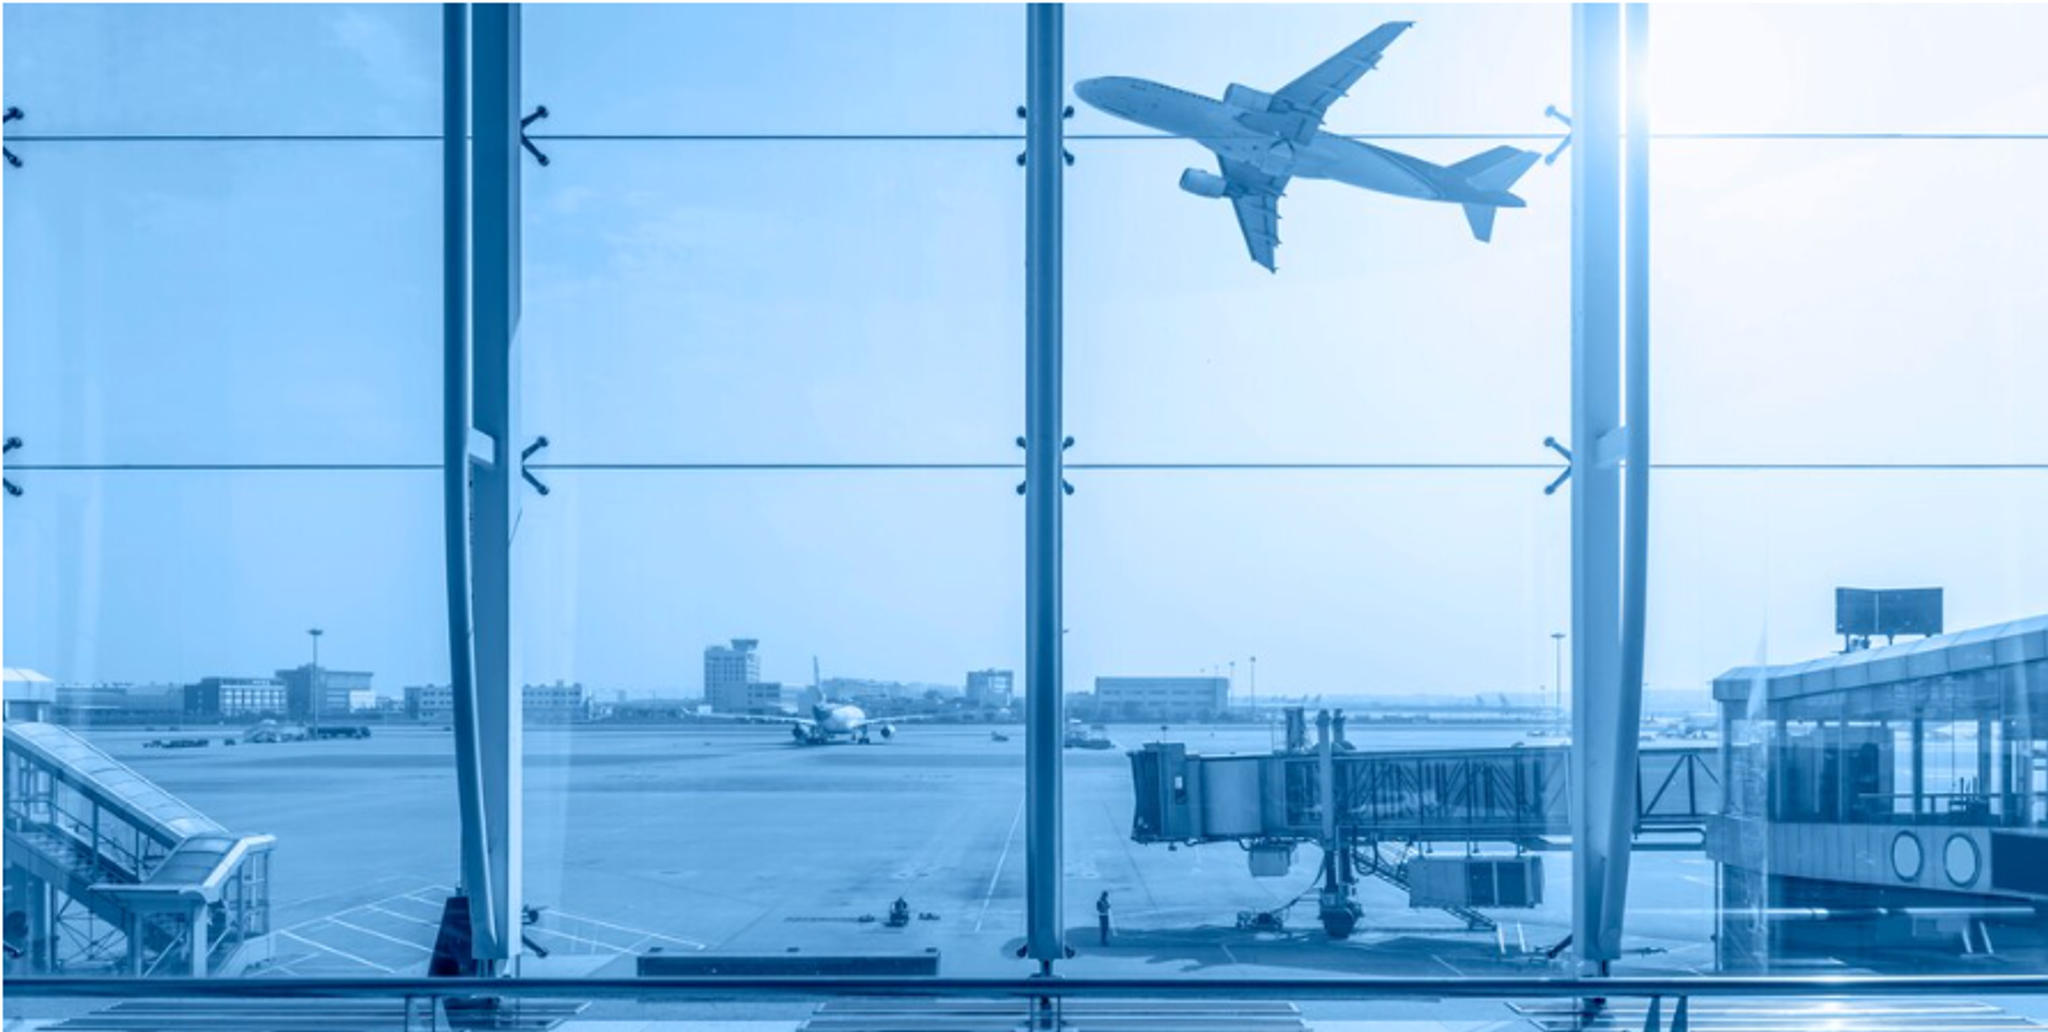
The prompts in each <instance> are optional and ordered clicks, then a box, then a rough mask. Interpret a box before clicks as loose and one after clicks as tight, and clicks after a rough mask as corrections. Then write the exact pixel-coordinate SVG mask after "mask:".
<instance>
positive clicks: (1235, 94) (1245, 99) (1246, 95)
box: [1223, 82, 1273, 111]
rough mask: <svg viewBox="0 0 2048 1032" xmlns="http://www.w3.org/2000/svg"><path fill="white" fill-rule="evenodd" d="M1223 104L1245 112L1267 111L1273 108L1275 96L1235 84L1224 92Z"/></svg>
mask: <svg viewBox="0 0 2048 1032" xmlns="http://www.w3.org/2000/svg"><path fill="white" fill-rule="evenodd" d="M1223 102H1224V103H1225V104H1228V105H1230V106H1231V107H1234V108H1239V109H1241V110H1245V111H1265V110H1268V109H1270V108H1271V107H1272V106H1273V95H1272V94H1270V93H1262V92H1260V91H1258V90H1255V89H1252V88H1251V87H1250V86H1245V85H1241V84H1239V83H1234V82H1233V83H1231V84H1230V86H1229V88H1227V89H1225V90H1224V91H1223Z"/></svg>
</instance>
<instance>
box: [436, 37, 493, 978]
mask: <svg viewBox="0 0 2048 1032" xmlns="http://www.w3.org/2000/svg"><path fill="white" fill-rule="evenodd" d="M469 145H470V144H469V5H468V4H459V3H451V4H443V5H441V251H442V254H441V325H442V341H441V464H442V465H441V476H442V520H443V525H442V530H443V537H444V541H443V552H444V554H445V556H446V561H447V573H448V684H449V693H450V694H451V695H452V696H453V699H454V726H455V798H456V810H457V815H458V818H459V820H460V822H461V830H460V840H459V855H460V858H461V881H462V893H463V895H465V896H467V897H468V899H469V920H470V937H471V940H472V941H473V942H480V943H481V942H495V941H496V940H497V938H498V933H497V929H496V928H495V926H493V925H492V923H491V917H492V914H493V908H492V906H491V903H490V900H491V897H492V891H491V879H490V873H489V872H490V868H489V865H488V862H487V860H486V852H487V850H488V848H489V847H488V845H487V843H488V841H489V836H488V835H487V834H486V833H485V830H484V806H483V768H482V766H481V765H480V763H479V762H478V757H477V734H476V726H477V725H476V704H475V700H476V666H475V660H476V657H475V653H474V651H473V650H474V647H475V646H474V642H473V640H472V637H471V633H472V625H471V614H470V579H469V577H470V569H469V511H470V506H469V428H470V412H469Z"/></svg>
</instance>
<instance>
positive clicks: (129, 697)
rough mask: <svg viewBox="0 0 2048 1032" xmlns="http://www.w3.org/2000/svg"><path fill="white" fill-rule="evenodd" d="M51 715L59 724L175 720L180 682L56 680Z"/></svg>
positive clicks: (181, 699)
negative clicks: (70, 682)
mask: <svg viewBox="0 0 2048 1032" xmlns="http://www.w3.org/2000/svg"><path fill="white" fill-rule="evenodd" d="M53 703H54V705H53V710H54V712H53V713H52V715H51V719H53V720H55V721H56V722H57V723H60V724H70V725H74V726H89V725H93V724H137V723H153V722H176V721H177V720H178V719H179V718H180V717H181V716H183V715H184V712H185V688H184V686H183V685H166V684H146V685H135V684H60V685H57V686H56V689H55V691H54V693H53Z"/></svg>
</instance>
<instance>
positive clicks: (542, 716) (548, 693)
mask: <svg viewBox="0 0 2048 1032" xmlns="http://www.w3.org/2000/svg"><path fill="white" fill-rule="evenodd" d="M520 697H521V705H522V708H523V711H524V713H525V715H526V719H527V720H528V721H531V722H535V723H548V722H555V723H560V722H567V721H574V720H584V719H587V718H588V717H589V716H590V708H591V707H590V694H589V693H588V692H586V691H585V690H584V688H583V684H582V682H580V681H578V682H574V683H571V682H567V681H556V682H555V683H553V684H529V685H525V686H524V687H522V688H521V689H520ZM404 710H405V715H406V717H408V718H410V719H412V720H427V721H434V720H451V719H453V718H454V716H455V692H454V690H452V689H451V688H449V687H448V686H447V685H445V684H413V685H407V686H406V688H405V703H404Z"/></svg>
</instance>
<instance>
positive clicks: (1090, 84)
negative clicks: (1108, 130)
mask: <svg viewBox="0 0 2048 1032" xmlns="http://www.w3.org/2000/svg"><path fill="white" fill-rule="evenodd" d="M1116 92H1117V90H1116V80H1115V79H1114V78H1110V77H1107V76H1105V77H1102V78H1096V79H1083V80H1081V81H1080V82H1077V83H1075V84H1074V96H1077V97H1079V98H1081V99H1082V100H1085V101H1087V102H1088V103H1089V105H1090V106H1092V107H1095V108H1099V109H1101V110H1103V111H1109V110H1111V108H1110V104H1111V102H1112V101H1111V98H1112V97H1114V96H1115V94H1116Z"/></svg>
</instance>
